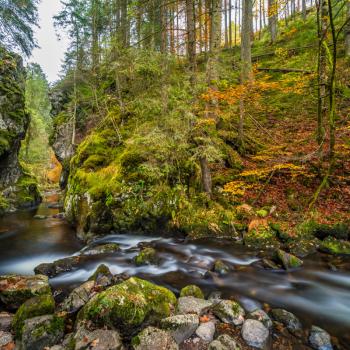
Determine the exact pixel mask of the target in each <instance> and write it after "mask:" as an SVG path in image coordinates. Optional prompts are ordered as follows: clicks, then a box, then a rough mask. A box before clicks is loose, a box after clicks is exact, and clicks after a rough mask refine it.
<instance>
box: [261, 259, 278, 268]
mask: <svg viewBox="0 0 350 350" xmlns="http://www.w3.org/2000/svg"><path fill="white" fill-rule="evenodd" d="M258 264H259V265H260V266H261V267H263V268H264V269H271V270H279V269H280V267H279V266H278V265H277V264H276V263H275V262H274V261H272V260H270V259H267V258H264V259H262V260H261V261H259V262H258Z"/></svg>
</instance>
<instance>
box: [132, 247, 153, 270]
mask: <svg viewBox="0 0 350 350" xmlns="http://www.w3.org/2000/svg"><path fill="white" fill-rule="evenodd" d="M157 263H158V258H157V252H156V250H155V249H154V248H151V247H146V248H143V249H142V250H141V252H140V253H139V254H138V255H137V256H136V257H135V264H136V265H137V266H141V265H152V264H157Z"/></svg>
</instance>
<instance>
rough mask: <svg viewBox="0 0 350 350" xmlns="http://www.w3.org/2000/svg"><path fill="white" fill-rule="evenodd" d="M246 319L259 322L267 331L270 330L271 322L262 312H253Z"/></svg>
mask: <svg viewBox="0 0 350 350" xmlns="http://www.w3.org/2000/svg"><path fill="white" fill-rule="evenodd" d="M247 318H248V319H252V320H257V321H260V322H261V323H262V324H263V325H264V326H265V327H266V328H267V329H271V328H272V321H271V318H270V317H269V315H268V314H267V313H266V312H265V311H264V310H254V311H253V312H250V313H249V314H248V316H247Z"/></svg>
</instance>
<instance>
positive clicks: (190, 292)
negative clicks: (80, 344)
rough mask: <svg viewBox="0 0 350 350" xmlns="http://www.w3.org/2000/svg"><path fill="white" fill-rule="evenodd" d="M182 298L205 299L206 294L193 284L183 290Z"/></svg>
mask: <svg viewBox="0 0 350 350" xmlns="http://www.w3.org/2000/svg"><path fill="white" fill-rule="evenodd" d="M182 297H195V298H199V299H204V294H203V292H202V290H201V289H200V288H199V287H197V286H195V285H193V284H192V285H189V286H186V287H184V288H182V289H181V292H180V298H182Z"/></svg>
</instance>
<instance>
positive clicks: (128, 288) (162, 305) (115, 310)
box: [78, 277, 176, 331]
mask: <svg viewBox="0 0 350 350" xmlns="http://www.w3.org/2000/svg"><path fill="white" fill-rule="evenodd" d="M175 304H176V297H175V295H174V294H173V293H172V292H171V291H170V290H168V289H166V288H164V287H160V286H157V285H155V284H153V283H150V282H148V281H144V280H142V279H140V278H136V277H132V278H130V279H128V280H127V281H125V282H123V283H121V284H118V285H116V286H113V287H110V288H108V289H106V290H105V291H104V292H102V293H100V294H98V295H96V296H95V297H93V298H92V299H91V300H90V301H89V302H88V303H87V304H86V305H85V306H84V308H83V309H82V310H81V311H80V313H79V315H78V319H79V320H90V321H93V322H94V323H95V324H97V325H106V324H110V325H115V326H116V327H118V329H121V330H125V331H128V330H129V331H130V328H133V327H137V326H140V325H141V324H142V323H143V322H144V321H146V320H148V321H150V322H152V321H154V320H160V319H162V318H165V317H168V316H169V315H170V311H171V309H172V308H174V307H175Z"/></svg>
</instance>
